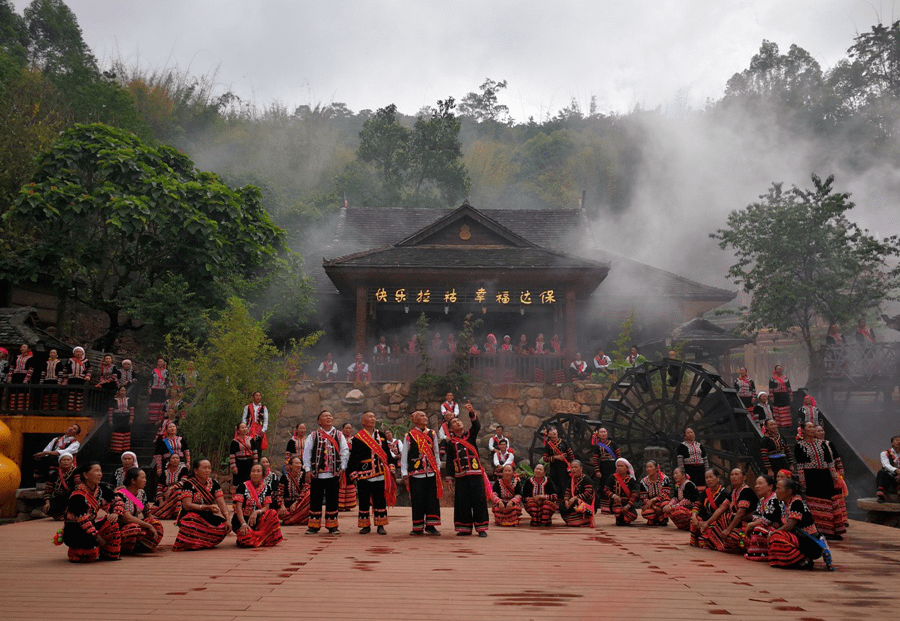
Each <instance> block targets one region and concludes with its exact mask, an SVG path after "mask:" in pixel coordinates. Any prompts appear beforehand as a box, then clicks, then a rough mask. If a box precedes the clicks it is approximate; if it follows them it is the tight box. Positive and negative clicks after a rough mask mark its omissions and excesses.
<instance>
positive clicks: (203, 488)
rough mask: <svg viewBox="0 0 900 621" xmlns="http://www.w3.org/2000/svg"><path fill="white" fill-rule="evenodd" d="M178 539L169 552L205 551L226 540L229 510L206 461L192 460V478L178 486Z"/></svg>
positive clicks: (210, 466)
mask: <svg viewBox="0 0 900 621" xmlns="http://www.w3.org/2000/svg"><path fill="white" fill-rule="evenodd" d="M177 524H178V536H177V537H176V538H175V543H174V544H172V549H173V550H174V551H176V552H181V551H186V550H205V549H207V548H212V547H215V546H217V545H219V544H220V543H222V541H223V540H224V539H225V536H226V535H228V532H229V531H230V528H229V526H228V509H227V507H226V506H225V496H224V495H223V493H222V487H221V486H220V485H219V482H218V481H216V480H215V479H214V478H213V477H212V464H210V463H209V460H208V459H195V460H194V463H192V464H191V475H190V476H189V477H188V478H186V479H184V480H183V481H182V482H181V513H179V514H178V520H177Z"/></svg>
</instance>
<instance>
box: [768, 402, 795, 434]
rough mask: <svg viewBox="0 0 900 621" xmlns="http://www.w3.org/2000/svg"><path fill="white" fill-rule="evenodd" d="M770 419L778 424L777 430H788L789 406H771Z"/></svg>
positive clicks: (789, 421) (790, 423)
mask: <svg viewBox="0 0 900 621" xmlns="http://www.w3.org/2000/svg"><path fill="white" fill-rule="evenodd" d="M772 418H774V419H775V422H776V423H778V428H779V429H790V428H791V426H792V421H791V406H789V405H773V406H772Z"/></svg>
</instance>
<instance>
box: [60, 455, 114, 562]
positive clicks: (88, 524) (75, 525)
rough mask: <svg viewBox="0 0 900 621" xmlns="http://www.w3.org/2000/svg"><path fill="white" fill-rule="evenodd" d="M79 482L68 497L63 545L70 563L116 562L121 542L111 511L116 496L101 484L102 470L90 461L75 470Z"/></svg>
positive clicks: (97, 464) (98, 465)
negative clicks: (65, 546) (98, 560)
mask: <svg viewBox="0 0 900 621" xmlns="http://www.w3.org/2000/svg"><path fill="white" fill-rule="evenodd" d="M78 474H80V475H81V483H80V484H79V485H78V487H76V488H75V491H73V492H72V495H71V496H69V503H68V505H67V506H66V523H65V526H64V527H63V543H65V544H66V545H67V546H69V560H70V561H72V562H73V563H88V562H91V561H96V560H97V559H98V558H99V559H103V560H108V561H115V560H118V558H119V554H120V552H121V545H122V540H121V536H120V534H119V522H118V518H119V516H118V515H117V514H116V513H114V512H113V511H112V509H113V506H114V503H115V496H114V495H113V493H112V490H111V489H109V487H108V486H106V485H104V484H103V483H101V481H102V479H103V469H102V468H101V467H100V464H99V463H97V462H95V461H92V462H89V463H87V464H83V465H82V466H79V468H78Z"/></svg>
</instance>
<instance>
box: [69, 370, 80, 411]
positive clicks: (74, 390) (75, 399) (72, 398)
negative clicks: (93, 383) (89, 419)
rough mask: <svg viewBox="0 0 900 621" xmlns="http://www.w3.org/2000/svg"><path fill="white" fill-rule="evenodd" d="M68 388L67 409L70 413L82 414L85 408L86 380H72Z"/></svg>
mask: <svg viewBox="0 0 900 621" xmlns="http://www.w3.org/2000/svg"><path fill="white" fill-rule="evenodd" d="M68 386H69V389H68V391H67V393H68V394H67V399H66V409H68V410H69V411H70V412H80V411H81V408H82V407H83V406H84V380H83V379H77V378H70V379H69V382H68Z"/></svg>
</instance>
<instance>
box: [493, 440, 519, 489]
mask: <svg viewBox="0 0 900 621" xmlns="http://www.w3.org/2000/svg"><path fill="white" fill-rule="evenodd" d="M508 447H509V445H508V444H507V442H506V440H505V439H504V440H500V442H498V443H497V450H496V451H495V452H494V455H493V462H494V480H496V479H499V478H500V475H501V473H502V471H503V468H504V467H505V466H512V467H513V468H515V461H516V460H515V456H514V455H513V454H512V452H511V451H509V450H508Z"/></svg>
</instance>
